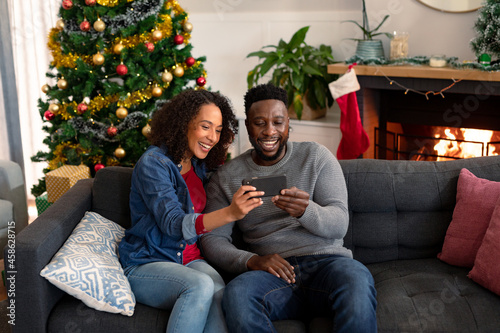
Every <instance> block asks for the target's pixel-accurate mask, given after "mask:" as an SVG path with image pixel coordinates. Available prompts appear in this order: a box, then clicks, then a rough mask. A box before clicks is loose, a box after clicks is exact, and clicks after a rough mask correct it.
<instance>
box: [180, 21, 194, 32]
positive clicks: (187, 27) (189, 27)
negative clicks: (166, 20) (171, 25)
mask: <svg viewBox="0 0 500 333" xmlns="http://www.w3.org/2000/svg"><path fill="white" fill-rule="evenodd" d="M182 29H184V31H185V32H191V31H193V25H192V24H191V23H190V22H185V23H184V24H183V25H182Z"/></svg>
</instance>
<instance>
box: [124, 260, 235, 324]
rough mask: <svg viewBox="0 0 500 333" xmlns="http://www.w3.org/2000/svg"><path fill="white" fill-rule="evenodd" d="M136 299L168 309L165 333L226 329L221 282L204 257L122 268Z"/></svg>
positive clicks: (222, 282) (222, 285)
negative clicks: (183, 263) (179, 262)
mask: <svg viewBox="0 0 500 333" xmlns="http://www.w3.org/2000/svg"><path fill="white" fill-rule="evenodd" d="M125 274H126V275H127V277H128V280H129V282H130V286H131V287H132V291H133V292H134V295H135V298H136V301H137V302H140V303H142V304H146V305H149V306H152V307H155V308H159V309H164V310H171V311H172V312H171V314H170V319H169V320H168V326H167V332H168V333H171V332H183V333H184V332H200V333H201V332H206V333H220V332H227V328H226V324H225V321H224V316H223V313H222V308H221V301H222V294H223V292H224V281H223V280H222V278H221V276H220V275H219V273H217V271H216V270H215V269H213V268H212V267H211V266H210V265H209V264H207V263H206V262H205V261H204V260H195V261H192V262H190V263H189V264H187V265H186V266H183V265H179V264H177V263H173V262H152V263H148V264H144V265H140V266H133V267H129V268H127V269H126V270H125Z"/></svg>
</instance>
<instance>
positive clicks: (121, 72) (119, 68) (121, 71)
mask: <svg viewBox="0 0 500 333" xmlns="http://www.w3.org/2000/svg"><path fill="white" fill-rule="evenodd" d="M116 73H117V74H118V75H125V74H127V73H128V68H127V66H125V65H124V64H123V63H121V64H119V65H118V66H116Z"/></svg>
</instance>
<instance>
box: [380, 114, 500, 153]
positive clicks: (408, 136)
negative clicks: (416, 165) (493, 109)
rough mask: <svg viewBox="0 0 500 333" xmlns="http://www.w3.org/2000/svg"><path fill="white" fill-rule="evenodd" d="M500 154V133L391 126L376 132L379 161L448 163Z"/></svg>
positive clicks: (467, 129)
mask: <svg viewBox="0 0 500 333" xmlns="http://www.w3.org/2000/svg"><path fill="white" fill-rule="evenodd" d="M499 154H500V131H491V130H480V129H472V128H455V127H445V126H428V125H410V124H399V123H390V122H388V123H387V130H382V129H380V128H378V127H376V128H375V158H377V159H380V158H382V159H388V160H415V161H446V160H453V159H462V158H471V157H479V156H490V155H499Z"/></svg>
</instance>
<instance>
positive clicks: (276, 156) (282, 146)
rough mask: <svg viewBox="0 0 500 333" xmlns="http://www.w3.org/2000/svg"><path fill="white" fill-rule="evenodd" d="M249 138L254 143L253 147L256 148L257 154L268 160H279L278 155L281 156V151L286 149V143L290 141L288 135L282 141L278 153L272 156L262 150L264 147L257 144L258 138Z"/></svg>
mask: <svg viewBox="0 0 500 333" xmlns="http://www.w3.org/2000/svg"><path fill="white" fill-rule="evenodd" d="M248 139H249V140H250V143H251V144H252V146H253V148H254V149H255V152H256V153H257V156H259V158H260V159H261V160H263V161H267V162H272V161H275V160H277V159H278V157H280V155H281V153H282V152H283V149H285V147H286V143H287V141H288V137H287V138H285V139H284V140H282V141H280V145H279V147H278V151H277V152H276V154H274V155H272V156H267V155H265V154H264V152H263V151H262V148H261V147H260V146H259V145H258V144H257V140H255V139H254V138H248Z"/></svg>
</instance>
